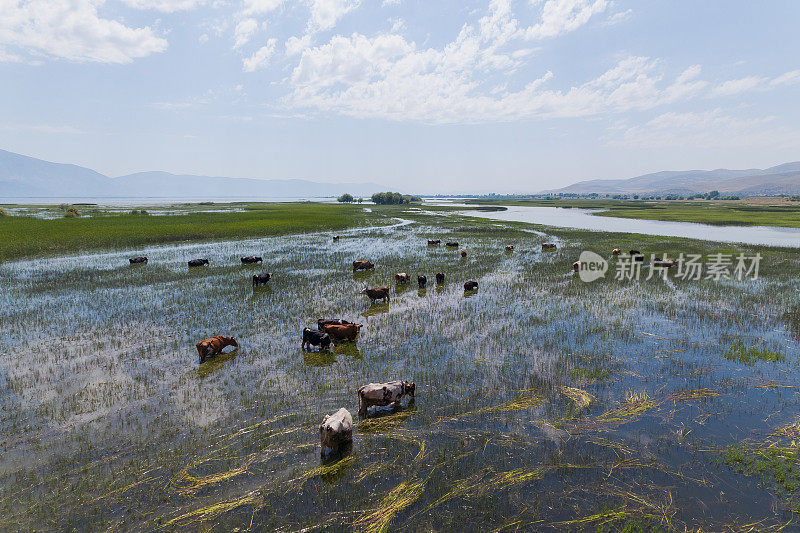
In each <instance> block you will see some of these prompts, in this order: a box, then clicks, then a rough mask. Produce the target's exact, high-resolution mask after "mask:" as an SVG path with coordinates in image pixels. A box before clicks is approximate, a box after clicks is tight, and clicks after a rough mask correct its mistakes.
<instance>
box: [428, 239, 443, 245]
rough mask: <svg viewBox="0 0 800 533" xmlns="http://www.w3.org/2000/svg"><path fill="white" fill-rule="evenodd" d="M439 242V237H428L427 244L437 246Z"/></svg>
mask: <svg viewBox="0 0 800 533" xmlns="http://www.w3.org/2000/svg"><path fill="white" fill-rule="evenodd" d="M441 242H442V241H441V240H439V239H428V246H437V245H438V244H439V243H441Z"/></svg>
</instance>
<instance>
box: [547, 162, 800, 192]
mask: <svg viewBox="0 0 800 533" xmlns="http://www.w3.org/2000/svg"><path fill="white" fill-rule="evenodd" d="M712 190H718V191H720V192H721V193H725V194H739V195H743V196H755V195H763V194H800V161H798V162H794V163H785V164H783V165H778V166H775V167H771V168H767V169H763V170H761V169H748V170H727V169H717V170H686V171H664V172H655V173H652V174H645V175H643V176H637V177H635V178H630V179H619V180H590V181H582V182H579V183H575V184H573V185H569V186H567V187H564V188H562V189H556V190H551V191H546V192H556V193H558V192H565V193H578V194H588V193H599V194H693V193H705V192H709V191H712Z"/></svg>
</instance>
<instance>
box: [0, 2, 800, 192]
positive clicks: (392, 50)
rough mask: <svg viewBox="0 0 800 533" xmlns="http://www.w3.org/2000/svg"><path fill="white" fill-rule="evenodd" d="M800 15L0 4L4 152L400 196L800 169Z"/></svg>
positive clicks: (676, 5)
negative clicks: (379, 187) (696, 171)
mask: <svg viewBox="0 0 800 533" xmlns="http://www.w3.org/2000/svg"><path fill="white" fill-rule="evenodd" d="M798 22H800V2H796V1H794V0H787V1H783V2H781V1H770V2H751V1H730V0H728V1H721V0H720V1H713V0H708V1H703V2H697V1H696V0H693V1H678V0H664V1H641V0H640V1H636V2H633V1H623V0H613V1H612V0H520V1H516V0H490V1H489V0H484V1H467V2H451V1H441V2H430V1H427V2H426V1H421V0H374V1H373V0H302V1H290V0H245V1H244V2H236V1H225V0H28V1H22V2H20V1H17V0H0V148H3V149H6V150H10V151H15V152H20V153H24V154H27V155H32V156H35V157H41V158H44V159H48V160H53V161H62V162H71V163H76V164H81V165H85V166H89V167H91V168H94V169H96V170H98V171H100V172H103V173H106V174H109V175H121V174H125V173H129V172H135V171H141V170H167V171H171V172H176V173H196V174H205V175H224V176H237V177H260V178H307V179H312V180H316V181H329V182H348V181H374V182H378V183H383V184H387V185H389V186H395V187H396V188H401V189H404V190H409V191H417V192H422V193H427V192H472V191H498V192H532V191H537V190H542V189H547V188H554V187H559V186H563V185H566V184H569V183H572V182H575V181H580V180H584V179H592V178H620V177H630V176H634V175H638V174H642V173H645V172H650V171H658V170H666V169H670V170H673V169H690V168H718V167H726V168H751V167H766V166H771V165H774V164H778V163H783V162H786V161H794V160H798V159H800V109H798V105H797V102H798V101H800V99H799V98H798V97H800V54H798V51H800V32H798V31H797V26H798Z"/></svg>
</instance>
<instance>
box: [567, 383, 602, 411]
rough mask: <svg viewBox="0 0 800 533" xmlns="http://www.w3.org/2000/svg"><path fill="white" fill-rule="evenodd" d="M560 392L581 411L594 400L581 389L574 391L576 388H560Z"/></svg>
mask: <svg viewBox="0 0 800 533" xmlns="http://www.w3.org/2000/svg"><path fill="white" fill-rule="evenodd" d="M561 392H562V393H563V394H564V395H565V396H566V397H568V398H569V399H571V400H572V401H573V402H575V405H577V406H578V407H580V408H581V409H585V408H586V407H589V405H590V404H591V403H592V402H593V401H594V399H595V398H594V396H592V395H591V394H589V393H588V392H586V391H585V390H583V389H576V388H574V387H567V386H562V387H561Z"/></svg>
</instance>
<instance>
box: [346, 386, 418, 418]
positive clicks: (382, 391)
mask: <svg viewBox="0 0 800 533" xmlns="http://www.w3.org/2000/svg"><path fill="white" fill-rule="evenodd" d="M415 389H416V387H415V385H414V383H410V382H408V381H400V380H399V379H398V380H396V381H390V382H388V383H370V384H368V385H364V386H363V387H361V388H360V389H358V414H359V415H361V416H365V415H366V414H367V409H369V408H370V407H372V406H373V405H378V406H385V405H392V406H397V405H399V404H400V399H401V398H402V397H403V396H405V395H406V394H408V395H409V396H414V390H415Z"/></svg>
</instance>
